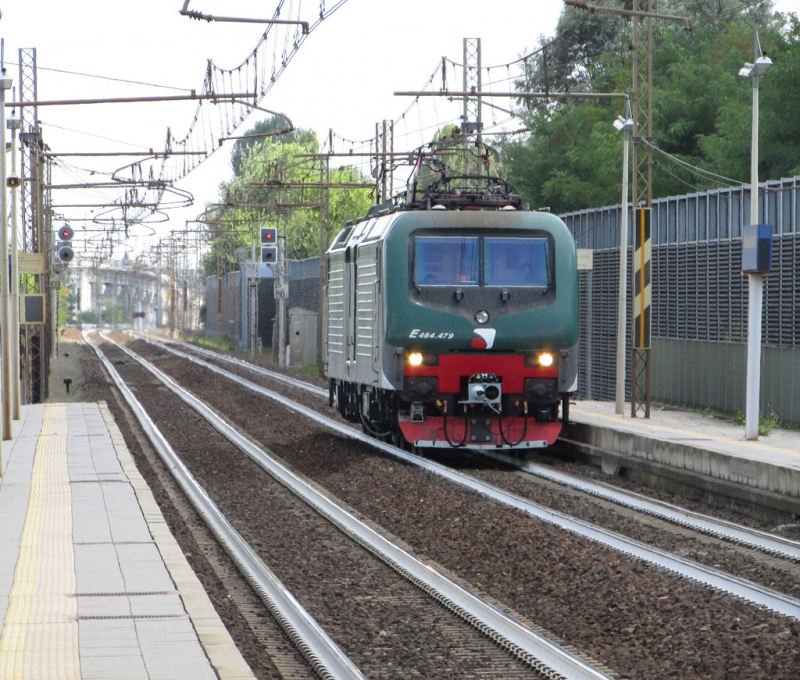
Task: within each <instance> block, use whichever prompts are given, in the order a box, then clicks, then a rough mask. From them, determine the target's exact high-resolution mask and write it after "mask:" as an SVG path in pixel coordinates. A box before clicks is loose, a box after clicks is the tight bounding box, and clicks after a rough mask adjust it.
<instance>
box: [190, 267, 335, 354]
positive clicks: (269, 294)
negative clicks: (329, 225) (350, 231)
mask: <svg viewBox="0 0 800 680" xmlns="http://www.w3.org/2000/svg"><path fill="white" fill-rule="evenodd" d="M269 273H270V274H271V272H269ZM274 281H275V280H274V279H273V278H271V277H266V276H262V278H261V279H259V283H258V305H257V308H258V320H257V323H258V333H257V334H258V337H259V338H260V339H261V342H262V345H263V346H264V347H268V346H270V345H271V344H272V334H273V326H274V325H275V315H276V314H277V305H276V303H275V286H274ZM248 296H249V292H248V286H247V277H246V276H242V273H241V272H238V271H237V272H231V273H230V274H226V275H225V276H224V280H223V285H222V290H221V293H220V286H219V278H218V277H215V276H210V277H208V278H207V279H206V290H205V305H206V322H205V335H206V336H208V337H212V338H216V337H220V338H225V337H227V338H228V340H229V341H230V342H231V343H232V344H234V345H236V346H237V347H239V348H240V349H247V347H248V342H249V338H250V331H249V314H248V304H249V303H248ZM288 307H289V308H300V309H307V310H309V311H312V312H317V311H319V257H312V258H308V259H306V260H289V305H288Z"/></svg>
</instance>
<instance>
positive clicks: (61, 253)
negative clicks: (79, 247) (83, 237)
mask: <svg viewBox="0 0 800 680" xmlns="http://www.w3.org/2000/svg"><path fill="white" fill-rule="evenodd" d="M74 235H75V232H74V231H73V229H72V227H70V226H69V225H68V224H65V225H64V226H63V227H61V228H60V229H59V230H58V240H59V248H58V251H57V253H56V254H57V255H58V259H59V260H60V261H61V262H63V263H64V264H69V263H70V262H72V260H73V259H75V251H74V250H73V249H72V246H71V245H70V241H72V237H73V236H74Z"/></svg>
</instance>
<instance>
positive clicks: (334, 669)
mask: <svg viewBox="0 0 800 680" xmlns="http://www.w3.org/2000/svg"><path fill="white" fill-rule="evenodd" d="M101 335H102V334H101ZM83 339H84V341H85V342H86V343H87V344H89V345H90V346H91V347H92V348H93V349H94V351H95V352H96V353H97V356H98V357H99V358H100V360H101V361H102V362H103V365H104V366H105V368H106V370H107V371H108V373H109V375H110V376H111V378H112V379H113V380H114V382H115V384H116V386H117V387H118V388H119V390H120V392H122V395H123V397H124V398H125V401H126V402H127V403H128V405H129V406H130V407H131V409H132V410H133V412H134V413H135V414H136V417H137V418H138V420H139V423H140V424H141V426H142V428H143V429H144V431H145V433H146V434H147V437H148V439H150V441H151V442H152V444H153V446H154V447H155V449H156V451H157V452H158V454H159V456H160V457H161V459H162V460H163V461H164V463H165V465H166V466H167V468H168V469H169V471H170V472H171V473H172V475H173V476H174V477H175V480H176V481H177V482H178V484H179V485H180V487H181V489H183V491H184V492H185V493H186V495H187V497H188V498H189V500H190V502H191V503H192V505H193V506H194V507H195V509H196V510H197V511H198V513H199V514H200V516H201V517H202V518H203V520H204V521H205V522H206V524H207V525H208V527H209V529H210V530H211V532H212V533H213V534H214V536H215V537H216V538H217V540H218V541H219V542H220V544H221V545H222V546H223V548H224V549H225V551H226V552H227V553H228V555H230V557H231V559H233V561H234V562H235V563H236V566H237V567H238V568H239V570H240V571H241V572H242V574H243V575H244V577H245V578H246V579H247V581H248V582H249V583H250V585H251V586H252V587H253V589H254V590H255V591H256V593H257V594H258V596H259V597H260V598H261V600H262V601H263V602H264V604H265V605H266V607H267V608H268V609H269V610H270V612H271V613H272V615H273V616H274V617H275V619H276V620H277V621H278V623H279V625H280V626H281V628H283V630H284V631H285V632H286V634H287V635H288V636H289V638H290V639H291V640H292V641H293V642H294V643H295V645H297V647H298V649H299V650H300V653H301V654H302V655H303V657H304V658H305V659H306V660H307V661H308V662H309V664H310V665H311V666H312V667H313V668H314V670H315V672H317V673H318V674H319V675H320V676H321V677H323V678H329V679H330V680H338V678H350V679H353V680H362V679H363V678H364V675H363V674H362V673H361V671H359V670H358V668H357V667H356V665H355V664H354V663H353V662H352V661H351V660H350V659H349V658H348V657H347V655H346V654H345V653H344V652H343V651H342V650H341V649H340V648H339V647H338V645H337V644H336V643H335V642H334V641H333V640H332V639H331V638H330V637H329V636H328V634H327V633H326V632H325V631H324V630H323V629H322V627H321V626H320V625H319V624H318V623H317V622H316V621H315V620H314V619H313V618H312V617H311V616H310V615H309V614H308V612H307V611H306V610H305V609H304V608H303V606H302V605H301V604H300V603H299V602H298V601H297V600H296V599H295V598H294V596H293V595H292V594H291V593H290V592H289V590H288V589H287V588H286V586H284V585H283V583H281V581H280V580H279V579H278V577H277V576H275V574H274V573H273V572H272V571H271V570H270V569H269V567H267V566H266V565H265V564H264V563H263V562H262V561H261V558H259V557H258V555H257V554H256V553H255V552H254V551H253V549H252V548H251V547H250V546H249V545H248V544H247V542H246V541H245V540H244V539H243V538H242V536H241V535H240V534H239V533H238V532H237V531H236V529H234V528H233V526H232V525H231V524H230V523H229V522H228V520H227V519H226V518H225V516H224V515H223V514H222V512H221V511H220V510H219V508H218V507H217V506H216V504H215V503H214V501H212V500H211V498H210V497H209V496H208V494H207V493H206V491H205V490H204V489H203V487H202V486H201V485H200V484H199V483H198V482H197V480H196V479H195V478H194V476H193V475H192V474H191V472H189V470H188V469H187V468H186V466H185V465H184V464H183V462H182V461H181V459H180V458H179V457H178V456H177V454H176V453H175V451H174V450H173V449H172V447H171V446H170V444H169V442H168V441H167V440H166V438H165V437H164V435H163V434H162V433H161V431H160V430H159V429H158V427H156V425H155V423H154V422H153V421H152V420H151V418H150V416H148V415H147V412H146V411H145V409H144V408H143V407H142V405H141V404H140V403H139V401H138V400H137V399H136V397H135V396H134V395H133V393H132V392H131V391H130V389H129V388H128V386H127V385H126V384H125V382H124V381H123V380H122V378H121V377H120V375H119V374H118V373H117V371H116V369H115V368H114V366H113V365H112V364H111V362H110V361H109V360H108V359H107V358H106V357H105V355H104V354H103V353H102V351H101V350H100V348H99V347H98V346H97V345H96V344H95V343H94V342H92V340H91V338H89V334H88V332H87V331H84V332H83ZM110 342H113V341H110Z"/></svg>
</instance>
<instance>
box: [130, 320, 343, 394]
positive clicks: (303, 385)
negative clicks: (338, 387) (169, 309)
mask: <svg viewBox="0 0 800 680" xmlns="http://www.w3.org/2000/svg"><path fill="white" fill-rule="evenodd" d="M132 335H134V336H135V337H138V338H140V339H142V340H144V341H145V342H152V343H153V344H155V345H162V346H163V345H164V344H172V345H178V346H179V347H184V348H186V349H189V350H191V351H192V352H197V353H198V354H202V355H204V356H207V357H210V358H212V359H217V360H219V361H224V362H226V363H229V364H233V365H234V366H238V367H239V368H244V369H246V370H248V371H252V372H253V373H258V374H259V375H263V376H264V377H265V378H269V379H270V380H278V381H280V382H282V383H286V384H287V385H291V386H292V387H297V388H300V389H301V390H305V391H306V392H310V393H311V394H314V395H316V396H319V397H326V398H327V396H328V390H323V389H322V388H321V387H315V386H314V385H310V384H309V383H307V382H303V381H302V380H297V379H296V378H290V377H289V376H286V375H283V374H282V373H275V372H274V371H270V370H267V369H266V368H261V367H260V366H256V365H254V364H251V363H249V362H247V361H242V360H241V359H236V358H235V357H229V356H228V355H226V354H220V353H219V352H212V351H211V350H210V349H205V348H203V347H196V346H195V345H190V344H189V343H187V342H180V341H178V340H168V341H167V343H164V341H163V340H162V339H161V338H155V337H154V336H151V335H149V334H148V333H136V332H134V333H133V334H132Z"/></svg>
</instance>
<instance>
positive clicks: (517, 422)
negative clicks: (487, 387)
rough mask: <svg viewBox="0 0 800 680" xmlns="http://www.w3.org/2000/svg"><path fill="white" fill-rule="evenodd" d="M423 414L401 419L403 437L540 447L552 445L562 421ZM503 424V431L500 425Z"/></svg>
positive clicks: (444, 443)
mask: <svg viewBox="0 0 800 680" xmlns="http://www.w3.org/2000/svg"><path fill="white" fill-rule="evenodd" d="M525 420H526V419H525V418H522V417H517V418H502V419H501V418H467V419H466V421H465V419H464V417H463V416H461V417H458V416H457V417H455V418H447V431H446V432H445V419H444V418H443V417H426V418H425V420H424V421H423V422H412V421H410V420H401V421H400V430H401V431H402V432H403V436H404V437H405V438H406V441H408V442H411V443H412V444H414V445H415V446H421V447H426V446H435V447H445V448H448V447H452V446H465V447H469V448H493V449H495V448H498V447H502V448H515V449H517V448H519V449H531V448H543V447H545V446H551V445H552V444H553V443H554V442H555V441H556V439H557V438H558V435H559V434H560V432H561V423H560V422H555V423H537V422H536V421H535V420H534V419H533V418H531V417H528V418H527V426H526V424H525ZM501 427H502V434H501V431H500V428H501Z"/></svg>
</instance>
